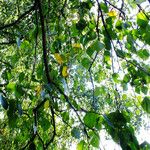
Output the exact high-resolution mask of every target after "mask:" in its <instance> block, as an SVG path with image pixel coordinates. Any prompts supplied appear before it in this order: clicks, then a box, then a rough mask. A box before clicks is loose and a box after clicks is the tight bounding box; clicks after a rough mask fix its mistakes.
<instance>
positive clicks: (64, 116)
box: [61, 112, 69, 122]
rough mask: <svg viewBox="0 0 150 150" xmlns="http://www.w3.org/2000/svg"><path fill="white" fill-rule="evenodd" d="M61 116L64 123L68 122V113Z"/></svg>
mask: <svg viewBox="0 0 150 150" xmlns="http://www.w3.org/2000/svg"><path fill="white" fill-rule="evenodd" d="M61 116H62V118H63V120H64V121H65V122H68V121H69V113H68V112H63V113H62V114H61Z"/></svg>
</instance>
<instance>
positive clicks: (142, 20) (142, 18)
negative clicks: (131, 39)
mask: <svg viewBox="0 0 150 150" xmlns="http://www.w3.org/2000/svg"><path fill="white" fill-rule="evenodd" d="M137 24H138V25H139V26H140V27H146V25H147V24H148V18H147V17H146V15H145V14H144V13H143V12H139V13H138V14H137Z"/></svg>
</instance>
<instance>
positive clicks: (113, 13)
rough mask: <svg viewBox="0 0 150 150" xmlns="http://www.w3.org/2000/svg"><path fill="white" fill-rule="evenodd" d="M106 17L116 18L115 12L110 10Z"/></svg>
mask: <svg viewBox="0 0 150 150" xmlns="http://www.w3.org/2000/svg"><path fill="white" fill-rule="evenodd" d="M108 16H110V17H116V16H117V12H116V11H115V10H111V11H110V12H109V13H108Z"/></svg>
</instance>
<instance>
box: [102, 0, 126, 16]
mask: <svg viewBox="0 0 150 150" xmlns="http://www.w3.org/2000/svg"><path fill="white" fill-rule="evenodd" d="M105 2H107V3H108V4H109V5H111V6H112V7H114V8H115V9H117V10H119V11H120V13H122V14H123V16H124V18H125V13H124V11H123V10H122V8H123V5H122V6H121V8H118V7H117V6H115V5H113V4H112V3H110V2H109V1H107V0H105ZM122 4H123V3H122Z"/></svg>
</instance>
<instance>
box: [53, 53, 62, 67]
mask: <svg viewBox="0 0 150 150" xmlns="http://www.w3.org/2000/svg"><path fill="white" fill-rule="evenodd" d="M54 57H55V59H56V61H57V62H58V63H59V64H60V65H61V64H63V59H62V57H61V55H60V54H59V53H55V54H54Z"/></svg>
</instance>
